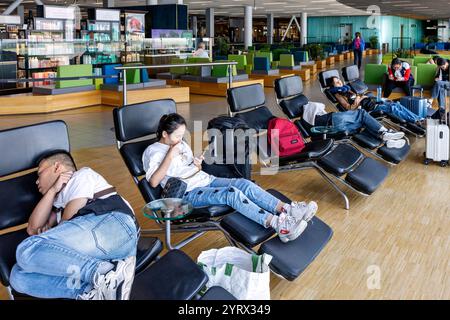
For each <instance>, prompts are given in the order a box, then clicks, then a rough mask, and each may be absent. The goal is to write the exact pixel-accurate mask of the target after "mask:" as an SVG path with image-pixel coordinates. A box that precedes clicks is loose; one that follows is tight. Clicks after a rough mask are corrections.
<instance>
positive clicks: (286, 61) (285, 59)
mask: <svg viewBox="0 0 450 320" xmlns="http://www.w3.org/2000/svg"><path fill="white" fill-rule="evenodd" d="M294 67H295V61H294V55H293V54H281V55H280V68H287V69H293V68H294ZM298 68H300V67H298Z"/></svg>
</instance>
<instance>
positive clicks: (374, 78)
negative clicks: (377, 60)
mask: <svg viewBox="0 0 450 320" xmlns="http://www.w3.org/2000/svg"><path fill="white" fill-rule="evenodd" d="M387 71H388V67H387V65H385V64H370V63H369V64H366V66H365V68H364V82H365V83H366V84H379V85H381V84H382V83H383V78H384V75H385V74H386V73H387Z"/></svg>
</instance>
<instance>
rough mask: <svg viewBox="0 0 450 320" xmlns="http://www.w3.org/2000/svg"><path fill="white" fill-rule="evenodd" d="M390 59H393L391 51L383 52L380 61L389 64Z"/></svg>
mask: <svg viewBox="0 0 450 320" xmlns="http://www.w3.org/2000/svg"><path fill="white" fill-rule="evenodd" d="M392 59H394V56H393V55H392V53H387V54H384V55H383V57H382V58H381V63H383V64H391V62H392Z"/></svg>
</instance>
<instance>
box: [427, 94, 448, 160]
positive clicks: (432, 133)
mask: <svg viewBox="0 0 450 320" xmlns="http://www.w3.org/2000/svg"><path fill="white" fill-rule="evenodd" d="M445 101H446V102H447V94H446V97H445ZM446 109H447V108H446ZM449 159H450V129H449V126H448V119H447V112H445V114H444V120H442V119H440V120H439V119H427V140H426V151H425V160H424V163H425V164H426V165H428V164H429V163H430V162H432V161H435V162H439V163H440V165H441V167H446V166H447V165H448V163H449Z"/></svg>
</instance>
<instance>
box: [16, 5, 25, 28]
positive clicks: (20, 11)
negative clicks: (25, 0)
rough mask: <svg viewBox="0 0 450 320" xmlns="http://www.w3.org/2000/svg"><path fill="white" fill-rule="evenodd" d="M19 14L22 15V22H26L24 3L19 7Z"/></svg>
mask: <svg viewBox="0 0 450 320" xmlns="http://www.w3.org/2000/svg"><path fill="white" fill-rule="evenodd" d="M17 15H18V16H19V17H20V23H22V24H24V23H25V7H24V6H23V5H21V6H18V7H17Z"/></svg>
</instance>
